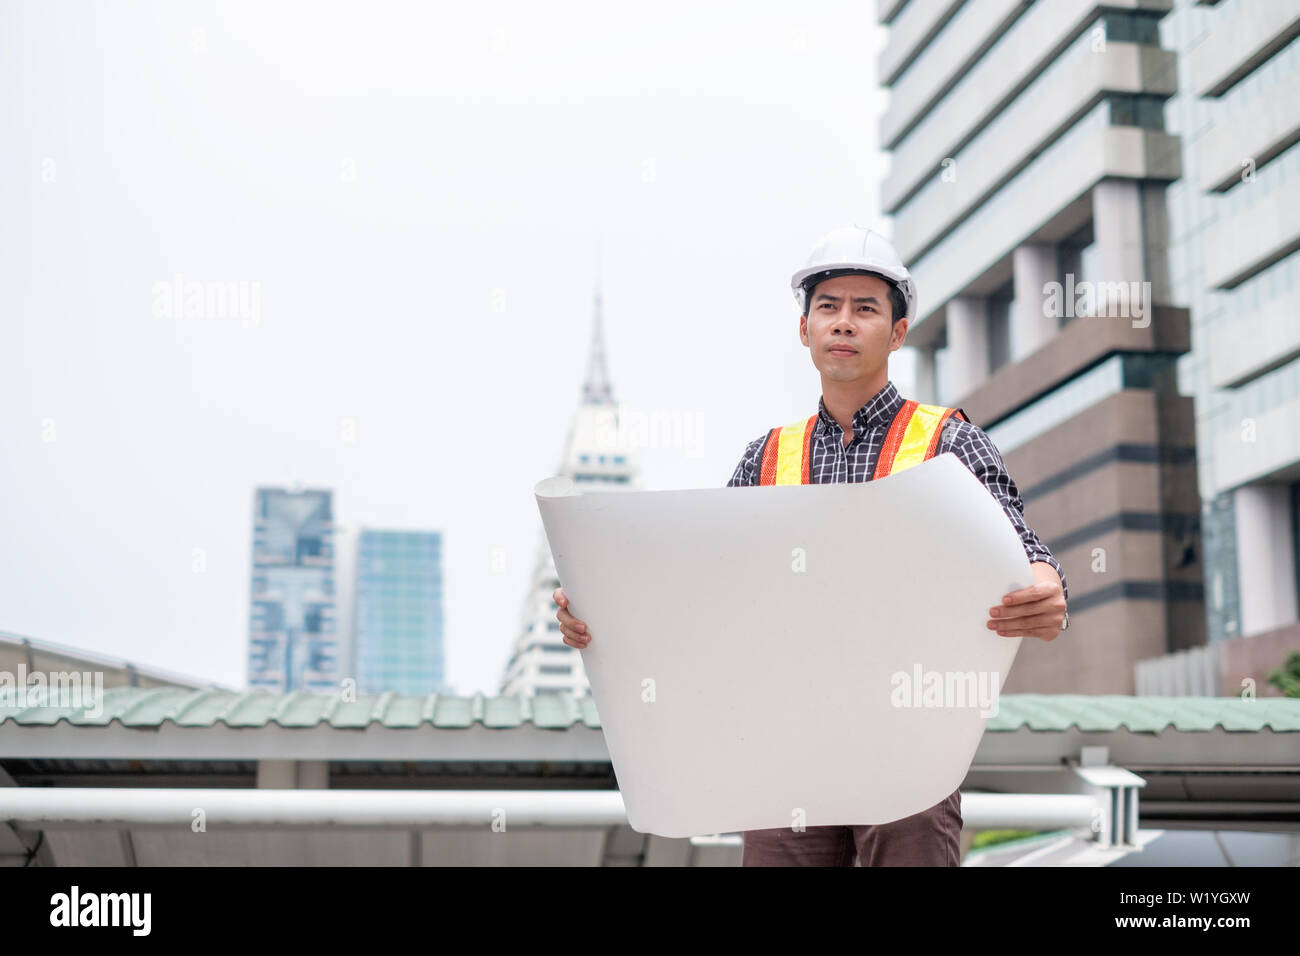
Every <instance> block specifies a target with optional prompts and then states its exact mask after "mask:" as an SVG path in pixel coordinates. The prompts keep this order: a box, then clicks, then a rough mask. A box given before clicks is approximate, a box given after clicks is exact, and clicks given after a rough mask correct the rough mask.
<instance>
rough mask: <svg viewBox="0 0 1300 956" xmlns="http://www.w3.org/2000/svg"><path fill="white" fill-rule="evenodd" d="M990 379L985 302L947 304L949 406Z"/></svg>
mask: <svg viewBox="0 0 1300 956" xmlns="http://www.w3.org/2000/svg"><path fill="white" fill-rule="evenodd" d="M988 377H989V315H988V304H987V302H985V300H984V299H969V298H963V299H953V300H952V301H950V302H949V303H948V385H949V391H950V394H949V395H948V403H949V404H950V405H951V404H958V405H959V404H960V401H959V400H960V399H962V398H964V397H965V396H966V395H968V394H969V393H970V392H972V391H974V390H975V389H976V388H978V387H979V386H980V385H981V384H983V383H984V381H985V379H987V378H988Z"/></svg>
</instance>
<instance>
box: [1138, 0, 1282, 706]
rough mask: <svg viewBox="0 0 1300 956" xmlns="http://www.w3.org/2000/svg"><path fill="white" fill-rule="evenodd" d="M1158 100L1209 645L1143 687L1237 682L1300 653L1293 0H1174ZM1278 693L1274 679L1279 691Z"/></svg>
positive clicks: (1163, 26) (1261, 680)
mask: <svg viewBox="0 0 1300 956" xmlns="http://www.w3.org/2000/svg"><path fill="white" fill-rule="evenodd" d="M1163 6H1164V7H1167V8H1170V9H1169V13H1168V14H1167V15H1166V16H1165V17H1164V19H1163V20H1162V21H1161V22H1160V34H1161V42H1162V45H1164V46H1165V47H1167V48H1169V49H1170V50H1171V51H1173V52H1174V53H1175V55H1176V56H1177V57H1178V82H1177V89H1176V92H1175V94H1174V95H1173V97H1171V98H1170V100H1169V101H1168V103H1167V104H1166V106H1165V118H1166V124H1167V128H1168V129H1169V131H1170V133H1174V134H1177V135H1178V137H1179V140H1180V142H1181V145H1182V154H1181V166H1182V175H1181V177H1180V178H1179V179H1178V180H1177V181H1175V182H1173V183H1171V184H1170V186H1169V189H1168V211H1169V263H1170V280H1171V284H1172V288H1173V294H1174V297H1175V299H1176V300H1177V301H1178V302H1179V303H1180V304H1184V305H1186V306H1188V307H1189V308H1190V311H1191V322H1192V328H1191V333H1192V341H1193V348H1192V351H1191V353H1190V354H1188V355H1186V356H1184V357H1183V358H1182V359H1180V360H1179V365H1178V373H1179V382H1180V387H1181V389H1182V391H1183V392H1185V393H1187V394H1190V395H1194V396H1195V400H1196V434H1197V449H1198V451H1197V458H1198V465H1199V482H1200V493H1201V497H1202V511H1201V514H1202V521H1203V524H1204V537H1205V583H1206V588H1205V592H1206V611H1207V618H1208V639H1209V642H1210V647H1209V648H1207V649H1206V653H1204V654H1188V655H1170V656H1167V657H1165V658H1153V659H1151V660H1150V661H1147V662H1144V666H1143V677H1144V680H1143V681H1142V683H1143V685H1144V686H1142V687H1140V688H1139V689H1140V691H1141V692H1142V693H1174V694H1186V693H1226V694H1239V693H1241V692H1242V688H1243V686H1244V682H1245V681H1247V680H1248V679H1249V680H1252V681H1254V683H1255V686H1256V688H1257V692H1258V693H1261V694H1263V693H1266V692H1269V688H1268V685H1267V676H1268V674H1269V672H1270V671H1271V670H1272V669H1274V668H1280V667H1281V666H1282V664H1283V661H1284V659H1285V657H1286V654H1287V653H1288V652H1290V651H1296V650H1300V620H1298V617H1300V615H1298V613H1297V612H1298V610H1300V425H1297V420H1298V419H1300V214H1298V213H1297V210H1300V5H1297V4H1295V3H1271V2H1250V0H1221V2H1218V3H1204V2H1195V0H1174V2H1173V3H1172V4H1170V3H1166V4H1163ZM1272 692H1273V693H1278V691H1276V690H1273V691H1272Z"/></svg>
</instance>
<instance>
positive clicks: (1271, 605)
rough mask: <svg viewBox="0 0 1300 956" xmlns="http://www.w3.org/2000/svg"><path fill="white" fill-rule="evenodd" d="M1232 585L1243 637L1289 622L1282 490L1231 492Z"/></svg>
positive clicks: (1287, 517) (1290, 575)
mask: <svg viewBox="0 0 1300 956" xmlns="http://www.w3.org/2000/svg"><path fill="white" fill-rule="evenodd" d="M1233 498H1234V503H1235V505H1236V512H1237V514H1236V523H1237V581H1238V587H1239V590H1240V600H1241V630H1240V633H1241V635H1242V636H1244V637H1249V636H1251V635H1252V634H1259V633H1262V632H1263V631H1271V630H1273V629H1274V628H1278V627H1282V626H1284V625H1287V624H1291V623H1294V622H1295V620H1296V617H1297V613H1296V612H1297V608H1296V586H1295V547H1294V545H1293V543H1292V540H1291V538H1292V531H1291V529H1292V527H1293V524H1292V520H1291V496H1290V488H1289V487H1288V486H1287V485H1265V484H1253V485H1244V486H1242V487H1240V488H1238V489H1237V490H1236V491H1235V492H1234V493H1233Z"/></svg>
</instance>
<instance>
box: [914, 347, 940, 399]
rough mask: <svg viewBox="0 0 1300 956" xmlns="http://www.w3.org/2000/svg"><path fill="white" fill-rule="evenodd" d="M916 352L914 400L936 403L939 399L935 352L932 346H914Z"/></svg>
mask: <svg viewBox="0 0 1300 956" xmlns="http://www.w3.org/2000/svg"><path fill="white" fill-rule="evenodd" d="M912 351H913V352H915V353H916V379H915V381H914V383H913V385H912V395H911V396H910V397H911V398H912V399H913V400H915V401H918V402H920V403H921V404H922V405H934V404H937V403H938V401H939V396H938V391H937V389H936V383H935V377H934V352H935V350H934V349H933V348H932V347H930V346H918V347H915V348H913V350H912Z"/></svg>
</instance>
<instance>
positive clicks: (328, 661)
mask: <svg viewBox="0 0 1300 956" xmlns="http://www.w3.org/2000/svg"><path fill="white" fill-rule="evenodd" d="M250 604H251V611H250V615H249V633H248V684H249V686H250V687H252V688H254V689H265V690H271V691H282V692H289V691H295V690H321V691H332V690H337V689H338V682H339V680H340V677H341V675H340V673H339V660H338V628H337V624H336V621H335V616H334V615H335V594H334V515H333V507H332V495H331V493H330V492H329V491H325V490H297V489H294V490H289V489H284V488H258V489H257V490H256V492H255V493H254V496H253V575H252V589H251V594H250Z"/></svg>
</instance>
